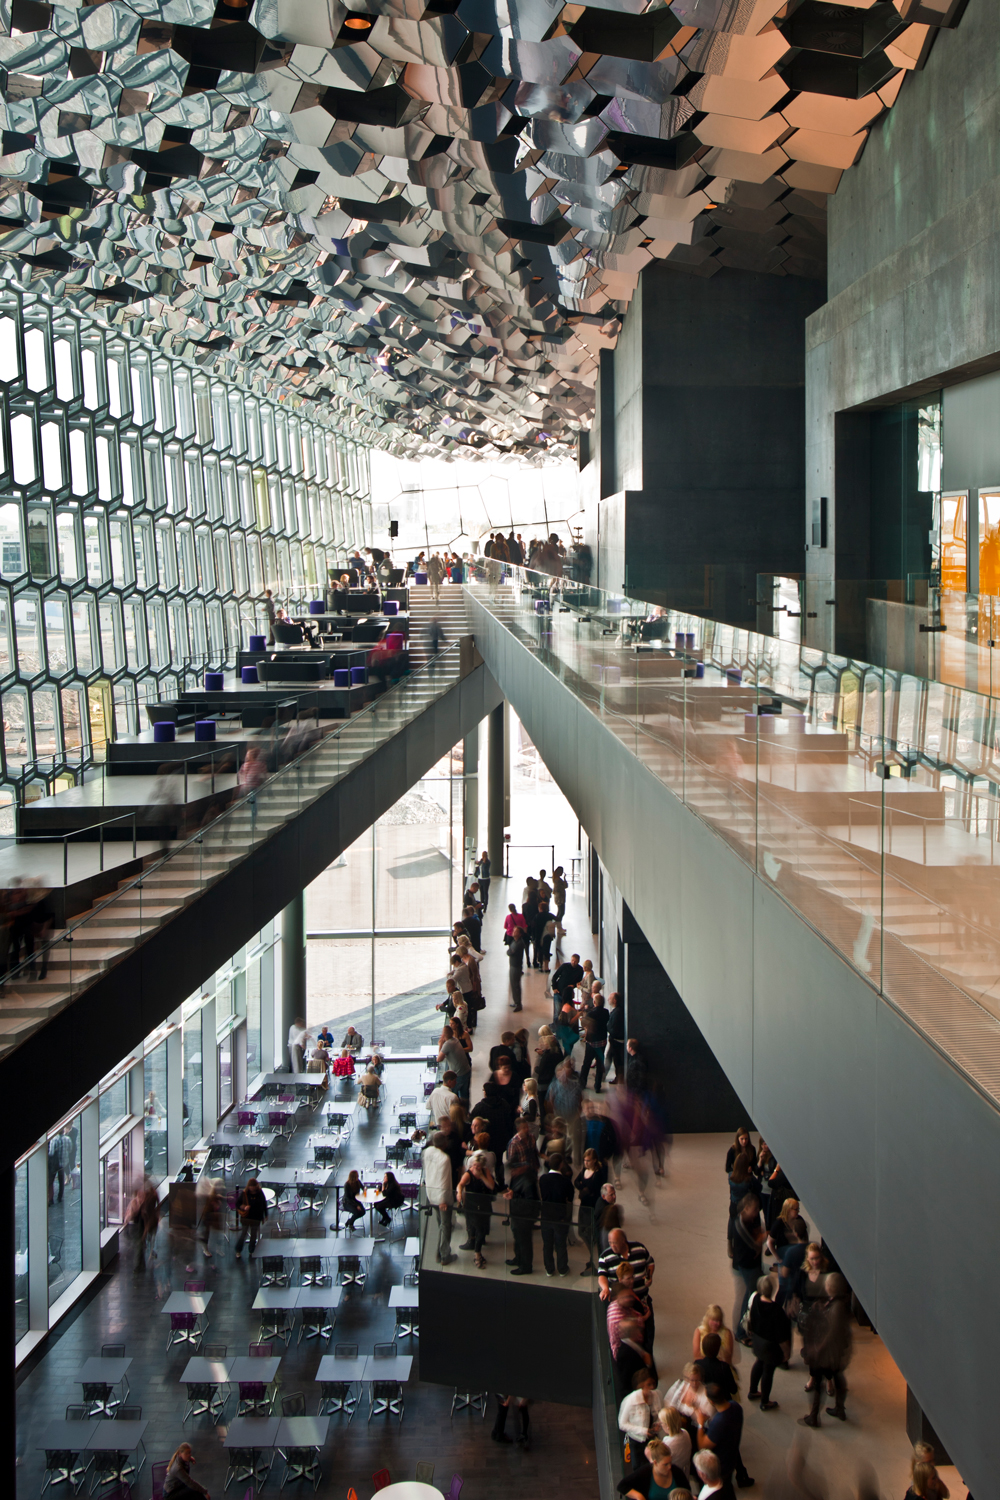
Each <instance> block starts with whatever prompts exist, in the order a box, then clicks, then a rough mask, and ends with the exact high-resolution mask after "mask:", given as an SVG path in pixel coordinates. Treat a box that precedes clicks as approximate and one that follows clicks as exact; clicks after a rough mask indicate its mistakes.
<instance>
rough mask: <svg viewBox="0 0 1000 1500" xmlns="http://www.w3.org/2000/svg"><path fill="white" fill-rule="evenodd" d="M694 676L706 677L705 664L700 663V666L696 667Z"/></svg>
mask: <svg viewBox="0 0 1000 1500" xmlns="http://www.w3.org/2000/svg"><path fill="white" fill-rule="evenodd" d="M694 675H695V676H696V677H704V675H705V663H704V662H703V661H700V662H698V664H697V665H696V667H695V669H694Z"/></svg>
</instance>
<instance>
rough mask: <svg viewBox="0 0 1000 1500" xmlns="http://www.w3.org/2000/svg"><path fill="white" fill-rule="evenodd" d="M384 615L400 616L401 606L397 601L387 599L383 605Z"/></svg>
mask: <svg viewBox="0 0 1000 1500" xmlns="http://www.w3.org/2000/svg"><path fill="white" fill-rule="evenodd" d="M382 613H383V614H384V615H398V614H399V604H398V603H397V601H396V600H395V599H387V600H386V601H385V603H384V604H383V605H382Z"/></svg>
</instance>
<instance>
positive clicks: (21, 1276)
mask: <svg viewBox="0 0 1000 1500" xmlns="http://www.w3.org/2000/svg"><path fill="white" fill-rule="evenodd" d="M0 332H2V325H0ZM27 1331H28V1164H27V1162H22V1163H21V1165H20V1166H19V1167H18V1168H17V1170H16V1171H15V1173H14V1340H15V1342H16V1341H17V1340H18V1339H22V1338H24V1335H25V1334H26V1333H27Z"/></svg>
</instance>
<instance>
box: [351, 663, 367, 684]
mask: <svg viewBox="0 0 1000 1500" xmlns="http://www.w3.org/2000/svg"><path fill="white" fill-rule="evenodd" d="M350 671H351V684H352V686H353V685H354V684H355V683H358V682H367V681H368V668H367V667H351V669H350Z"/></svg>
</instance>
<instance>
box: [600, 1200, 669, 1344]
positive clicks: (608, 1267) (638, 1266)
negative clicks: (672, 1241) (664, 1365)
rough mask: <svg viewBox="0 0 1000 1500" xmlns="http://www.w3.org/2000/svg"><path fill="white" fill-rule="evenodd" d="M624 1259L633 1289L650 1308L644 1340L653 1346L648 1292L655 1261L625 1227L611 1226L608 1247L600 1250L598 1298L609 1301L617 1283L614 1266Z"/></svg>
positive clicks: (651, 1308) (653, 1328)
mask: <svg viewBox="0 0 1000 1500" xmlns="http://www.w3.org/2000/svg"><path fill="white" fill-rule="evenodd" d="M623 1260H627V1261H628V1263H629V1265H630V1266H631V1267H632V1276H633V1281H632V1290H633V1292H634V1293H635V1295H636V1296H637V1297H638V1298H639V1301H640V1302H641V1303H642V1305H643V1307H644V1308H648V1310H649V1317H648V1320H647V1322H646V1342H647V1347H648V1348H652V1346H653V1336H654V1333H655V1331H656V1329H655V1323H654V1319H653V1304H652V1300H651V1298H650V1295H649V1293H650V1288H651V1286H652V1284H653V1272H654V1271H655V1270H656V1262H655V1261H654V1260H653V1257H652V1256H651V1255H650V1253H649V1251H648V1250H647V1249H646V1246H645V1245H644V1244H643V1243H642V1241H641V1240H630V1239H629V1238H628V1237H627V1235H626V1233H625V1231H624V1229H612V1231H611V1233H610V1235H609V1236H608V1248H607V1249H606V1250H605V1251H603V1252H602V1254H601V1255H600V1257H599V1259H598V1262H597V1273H598V1274H597V1281H598V1285H599V1286H600V1288H601V1301H602V1302H608V1301H609V1300H610V1299H611V1297H612V1296H613V1295H614V1289H615V1288H616V1287H617V1284H618V1275H617V1267H618V1266H619V1264H620V1263H621V1262H622V1261H623Z"/></svg>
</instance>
